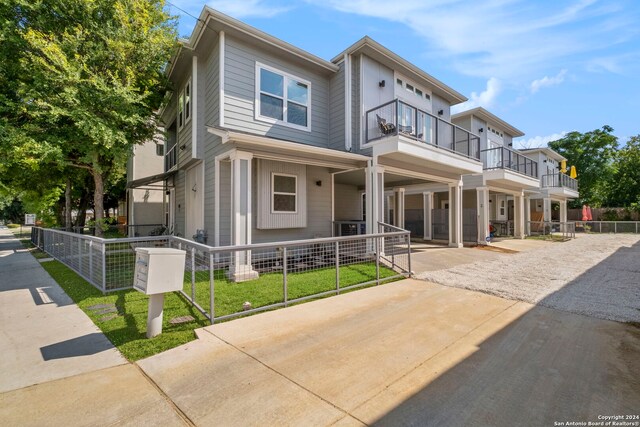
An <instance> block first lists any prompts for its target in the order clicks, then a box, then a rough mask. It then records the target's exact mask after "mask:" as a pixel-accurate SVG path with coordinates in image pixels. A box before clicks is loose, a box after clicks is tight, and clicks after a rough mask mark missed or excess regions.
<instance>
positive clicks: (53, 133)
mask: <svg viewBox="0 0 640 427" xmlns="http://www.w3.org/2000/svg"><path fill="white" fill-rule="evenodd" d="M0 13H1V15H2V19H3V23H2V28H1V30H2V35H1V37H2V41H3V43H2V48H0V54H1V55H2V57H1V58H0V63H2V65H0V67H1V68H2V69H0V83H3V84H7V85H8V87H7V88H4V89H0V91H2V92H3V93H2V94H0V104H1V105H0V112H2V114H3V116H4V117H3V119H1V120H0V136H2V137H3V141H4V142H3V144H5V145H8V146H9V148H7V147H5V149H4V150H2V151H4V152H10V154H12V155H14V156H15V155H16V151H19V147H23V146H28V145H32V146H34V147H35V149H34V150H33V152H36V153H38V152H43V153H45V154H46V156H45V155H38V154H36V155H35V157H37V159H36V160H38V159H41V160H42V161H46V162H49V163H51V162H54V163H56V164H59V168H60V169H61V170H62V171H63V175H64V174H66V175H68V174H69V170H70V168H79V169H84V170H86V171H88V172H89V173H90V174H91V176H92V177H93V182H94V211H95V218H96V221H97V222H98V223H101V222H102V219H103V212H104V209H103V201H104V188H105V182H106V181H108V180H109V179H110V178H111V177H113V176H118V175H122V174H123V173H124V168H125V165H126V158H127V156H128V154H129V152H130V150H131V147H132V146H133V145H134V144H139V143H142V142H144V141H146V140H148V139H150V138H152V137H153V134H154V131H155V129H156V127H157V117H156V116H155V114H154V111H157V109H158V108H159V106H160V105H161V102H162V100H163V96H164V94H165V93H166V90H167V84H168V82H167V79H166V78H165V75H164V72H163V67H164V66H165V64H166V63H167V61H168V60H169V58H170V55H171V53H172V52H173V51H174V48H175V46H176V32H175V22H174V20H172V19H171V17H170V16H169V15H168V14H167V13H166V11H165V8H164V2H163V1H162V0H49V1H41V0H13V1H9V2H6V0H5V1H3V2H2V3H1V4H0ZM37 163H38V164H42V163H41V162H39V161H37ZM59 185H64V182H60V183H59ZM97 232H98V234H100V227H97Z"/></svg>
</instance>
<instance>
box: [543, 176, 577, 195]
mask: <svg viewBox="0 0 640 427" xmlns="http://www.w3.org/2000/svg"><path fill="white" fill-rule="evenodd" d="M549 187H565V188H569V189H571V190H573V191H578V180H577V179H574V178H571V177H570V176H569V175H565V174H563V173H549V174H546V175H542V188H549Z"/></svg>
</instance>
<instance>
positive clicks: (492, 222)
mask: <svg viewBox="0 0 640 427" xmlns="http://www.w3.org/2000/svg"><path fill="white" fill-rule="evenodd" d="M452 121H453V123H455V124H457V125H458V126H460V127H462V128H464V129H467V130H469V131H471V132H474V133H476V134H478V135H480V148H481V158H482V163H483V172H482V173H481V174H474V175H466V176H465V177H464V179H463V181H464V199H465V201H467V203H469V205H470V207H469V208H468V209H470V210H471V211H473V208H472V207H473V206H474V203H475V207H476V212H477V235H476V236H474V237H476V238H477V242H478V243H480V244H485V243H486V241H487V237H505V236H512V237H517V238H524V237H525V235H526V234H528V230H527V225H528V223H529V221H530V209H531V208H530V199H531V198H532V197H537V195H538V194H539V193H538V191H539V189H540V178H539V166H538V162H537V161H536V160H532V159H530V158H529V157H526V156H524V155H523V154H522V153H520V152H518V151H515V150H513V149H512V146H513V138H517V137H521V136H524V133H523V132H521V131H520V130H518V129H516V128H515V127H513V126H512V125H510V124H509V123H507V122H505V121H504V120H502V119H500V118H499V117H497V116H496V115H494V114H492V113H490V112H489V111H487V110H485V109H484V108H482V107H478V108H474V109H471V110H468V111H464V112H461V113H458V114H455V115H454V116H453V118H452ZM471 213H473V212H471ZM472 218H473V215H471V214H470V215H469V216H468V219H469V220H472ZM465 219H467V216H465ZM470 230H473V229H472V228H471V229H470Z"/></svg>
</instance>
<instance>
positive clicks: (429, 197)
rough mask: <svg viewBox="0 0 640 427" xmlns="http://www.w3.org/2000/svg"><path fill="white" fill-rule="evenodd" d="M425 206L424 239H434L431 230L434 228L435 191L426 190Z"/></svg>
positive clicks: (423, 194)
mask: <svg viewBox="0 0 640 427" xmlns="http://www.w3.org/2000/svg"><path fill="white" fill-rule="evenodd" d="M422 199H423V207H424V240H431V239H433V237H432V235H431V232H432V229H433V217H432V215H433V214H432V212H431V211H432V209H433V193H432V192H430V191H425V192H424V193H422Z"/></svg>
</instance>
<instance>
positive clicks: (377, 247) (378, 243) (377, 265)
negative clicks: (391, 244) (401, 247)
mask: <svg viewBox="0 0 640 427" xmlns="http://www.w3.org/2000/svg"><path fill="white" fill-rule="evenodd" d="M374 240H375V250H376V285H379V284H380V238H379V237H374Z"/></svg>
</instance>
